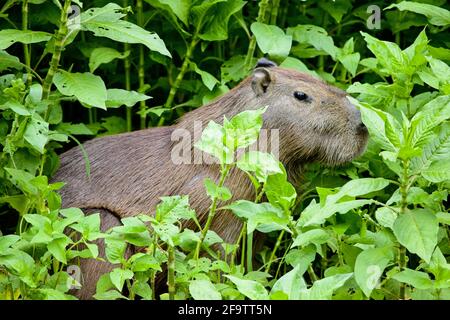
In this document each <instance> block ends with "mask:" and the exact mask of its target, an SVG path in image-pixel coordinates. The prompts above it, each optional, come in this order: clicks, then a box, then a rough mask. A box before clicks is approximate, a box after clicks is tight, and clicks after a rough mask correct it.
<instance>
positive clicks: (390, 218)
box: [375, 207, 398, 229]
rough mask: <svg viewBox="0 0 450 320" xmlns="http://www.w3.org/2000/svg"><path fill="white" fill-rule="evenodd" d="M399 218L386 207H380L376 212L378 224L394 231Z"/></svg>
mask: <svg viewBox="0 0 450 320" xmlns="http://www.w3.org/2000/svg"><path fill="white" fill-rule="evenodd" d="M397 216H398V215H397V213H396V212H395V211H393V210H392V209H389V208H386V207H379V208H378V209H377V211H375V217H376V219H377V221H378V223H379V224H381V225H382V226H383V227H385V228H390V229H392V228H393V227H394V222H395V220H396V219H397Z"/></svg>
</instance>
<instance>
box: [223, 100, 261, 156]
mask: <svg viewBox="0 0 450 320" xmlns="http://www.w3.org/2000/svg"><path fill="white" fill-rule="evenodd" d="M266 110H267V107H264V108H259V109H255V110H246V111H243V112H240V113H238V114H237V115H235V116H234V117H233V118H231V120H229V121H228V120H227V119H226V118H225V119H224V121H223V129H224V135H225V136H224V141H225V145H226V146H227V147H228V148H230V149H231V150H233V151H234V150H236V149H238V148H245V147H248V146H250V145H251V144H253V143H255V142H256V140H257V139H258V135H259V132H260V130H261V128H262V123H263V118H262V115H263V113H264V112H266Z"/></svg>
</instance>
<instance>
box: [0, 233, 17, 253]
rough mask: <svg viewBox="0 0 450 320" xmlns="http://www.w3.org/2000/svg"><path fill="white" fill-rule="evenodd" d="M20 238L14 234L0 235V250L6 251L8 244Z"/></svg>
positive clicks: (10, 244)
mask: <svg viewBox="0 0 450 320" xmlns="http://www.w3.org/2000/svg"><path fill="white" fill-rule="evenodd" d="M19 240H20V237H19V236H17V235H14V234H9V235H6V236H0V252H4V251H6V249H8V248H9V247H10V246H12V245H13V244H14V243H16V242H17V241H19Z"/></svg>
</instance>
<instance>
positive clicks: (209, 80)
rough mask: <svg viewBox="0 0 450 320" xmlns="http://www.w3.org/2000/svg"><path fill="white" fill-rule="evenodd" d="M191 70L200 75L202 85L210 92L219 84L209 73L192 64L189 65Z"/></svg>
mask: <svg viewBox="0 0 450 320" xmlns="http://www.w3.org/2000/svg"><path fill="white" fill-rule="evenodd" d="M190 65H191V68H192V69H194V71H195V72H196V73H197V74H198V75H200V77H201V78H202V82H203V84H204V85H205V86H206V87H207V88H208V89H209V90H210V91H211V90H212V89H214V87H215V85H216V84H218V83H219V80H217V79H216V78H215V77H214V76H213V75H212V74H210V73H209V72H206V71H203V70H201V69H200V68H199V67H197V65H196V64H195V63H194V62H191V63H190Z"/></svg>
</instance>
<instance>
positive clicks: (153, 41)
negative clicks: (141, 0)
mask: <svg viewBox="0 0 450 320" xmlns="http://www.w3.org/2000/svg"><path fill="white" fill-rule="evenodd" d="M121 10H122V8H120V7H119V6H118V5H117V4H114V3H109V4H107V5H106V6H104V7H103V8H92V9H89V10H88V11H85V12H83V13H82V14H81V26H82V28H83V29H84V30H88V31H91V32H93V33H94V35H95V36H97V37H107V38H109V39H112V40H114V41H119V42H125V43H140V44H143V45H145V46H146V47H148V48H149V49H150V50H153V51H157V52H159V53H161V54H162V55H165V56H168V57H171V55H170V52H169V51H168V50H167V48H166V45H165V44H164V42H163V41H162V40H161V39H160V38H159V36H158V35H157V34H156V33H154V32H149V31H147V30H145V29H142V28H141V27H139V26H137V25H135V24H133V23H131V22H128V21H124V20H120V18H121V17H123V16H124V14H123V13H121Z"/></svg>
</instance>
